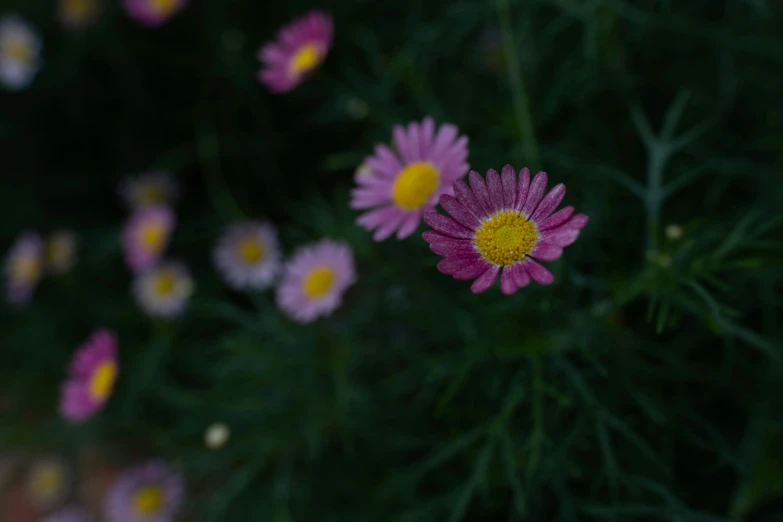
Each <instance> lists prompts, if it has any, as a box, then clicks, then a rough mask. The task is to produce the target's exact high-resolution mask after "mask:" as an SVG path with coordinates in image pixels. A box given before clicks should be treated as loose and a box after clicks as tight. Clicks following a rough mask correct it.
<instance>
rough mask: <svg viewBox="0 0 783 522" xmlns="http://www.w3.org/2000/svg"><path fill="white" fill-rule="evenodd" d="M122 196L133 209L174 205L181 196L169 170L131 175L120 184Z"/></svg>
mask: <svg viewBox="0 0 783 522" xmlns="http://www.w3.org/2000/svg"><path fill="white" fill-rule="evenodd" d="M119 193H120V197H121V198H122V199H123V201H124V203H125V205H126V206H127V207H128V208H129V209H131V210H134V211H135V210H139V209H140V208H142V207H155V206H160V205H169V206H170V205H173V204H174V203H176V201H177V198H178V196H179V189H178V187H177V183H176V182H175V181H174V179H173V178H172V177H171V175H170V174H169V173H168V172H164V171H161V170H154V171H150V172H144V173H142V174H137V175H135V176H129V177H127V178H125V179H124V180H122V182H120V185H119Z"/></svg>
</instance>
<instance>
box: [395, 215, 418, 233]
mask: <svg viewBox="0 0 783 522" xmlns="http://www.w3.org/2000/svg"><path fill="white" fill-rule="evenodd" d="M419 221H421V214H420V213H419V212H418V211H416V212H410V213H409V214H408V215H407V216H406V217H405V221H403V222H402V225H401V226H400V229H399V230H397V239H405V238H406V237H408V236H410V235H411V234H413V233H414V232H415V231H416V229H417V228H418V227H419Z"/></svg>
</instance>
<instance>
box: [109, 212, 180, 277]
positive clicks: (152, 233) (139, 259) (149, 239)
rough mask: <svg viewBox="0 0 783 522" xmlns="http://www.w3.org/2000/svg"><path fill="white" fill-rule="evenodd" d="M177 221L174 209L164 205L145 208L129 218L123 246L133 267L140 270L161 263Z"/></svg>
mask: <svg viewBox="0 0 783 522" xmlns="http://www.w3.org/2000/svg"><path fill="white" fill-rule="evenodd" d="M175 223H176V218H175V217H174V212H172V211H171V209H170V208H168V207H163V206H157V207H145V208H142V209H140V210H138V211H136V212H135V213H134V214H133V215H132V216H131V217H130V218H129V219H128V222H127V224H126V225H125V231H124V233H123V238H122V246H123V249H124V250H125V262H126V263H127V265H128V266H129V267H130V269H131V270H133V271H134V272H141V271H143V270H147V269H148V268H151V267H152V266H154V265H155V263H157V262H158V260H159V259H160V257H161V256H162V255H163V252H164V251H165V250H166V247H167V246H168V244H169V240H170V239H171V232H172V230H173V229H174V225H175Z"/></svg>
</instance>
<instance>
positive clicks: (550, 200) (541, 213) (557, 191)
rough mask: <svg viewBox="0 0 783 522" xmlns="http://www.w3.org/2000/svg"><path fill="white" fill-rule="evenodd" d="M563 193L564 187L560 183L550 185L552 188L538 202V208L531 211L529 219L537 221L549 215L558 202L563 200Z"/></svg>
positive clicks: (564, 191)
mask: <svg viewBox="0 0 783 522" xmlns="http://www.w3.org/2000/svg"><path fill="white" fill-rule="evenodd" d="M565 193H566V188H565V185H563V184H562V183H559V184H557V185H555V186H554V187H552V190H550V191H549V194H547V195H546V197H544V199H542V200H541V203H539V204H538V208H537V209H536V211H535V212H533V216H532V218H531V219H532V220H533V221H534V222H536V223H537V222H538V221H540V220H542V219H546V218H547V217H549V215H550V214H551V213H552V212H554V211H555V209H556V208H557V206H558V205H559V204H560V202H561V201H563V198H564V197H565Z"/></svg>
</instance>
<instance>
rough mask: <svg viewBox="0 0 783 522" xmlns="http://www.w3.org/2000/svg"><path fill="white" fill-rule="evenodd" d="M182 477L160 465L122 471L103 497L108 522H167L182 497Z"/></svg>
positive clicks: (175, 512)
mask: <svg viewBox="0 0 783 522" xmlns="http://www.w3.org/2000/svg"><path fill="white" fill-rule="evenodd" d="M184 489H185V485H184V481H183V480H182V477H181V476H180V475H179V474H178V473H177V472H175V471H174V470H173V469H172V468H171V467H170V466H168V465H167V464H165V463H163V462H160V461H150V462H147V463H144V464H141V465H137V466H134V467H132V468H129V469H127V470H125V471H124V472H123V473H122V475H120V477H119V478H118V479H117V481H116V482H115V483H114V485H113V486H112V488H111V490H110V491H109V493H108V494H107V496H106V501H105V503H106V505H105V515H106V519H107V520H108V522H171V521H173V520H174V517H175V516H176V514H177V511H178V509H179V507H180V504H181V503H182V496H183V494H184Z"/></svg>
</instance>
